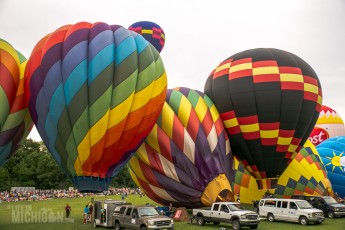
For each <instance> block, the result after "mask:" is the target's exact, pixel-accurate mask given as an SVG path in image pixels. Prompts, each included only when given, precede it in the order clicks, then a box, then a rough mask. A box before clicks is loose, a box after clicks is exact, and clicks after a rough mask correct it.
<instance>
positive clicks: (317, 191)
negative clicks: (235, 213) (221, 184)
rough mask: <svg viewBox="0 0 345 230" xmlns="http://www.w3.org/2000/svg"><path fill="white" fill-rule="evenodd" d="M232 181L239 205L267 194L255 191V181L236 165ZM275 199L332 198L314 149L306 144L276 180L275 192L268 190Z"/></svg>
mask: <svg viewBox="0 0 345 230" xmlns="http://www.w3.org/2000/svg"><path fill="white" fill-rule="evenodd" d="M235 166H236V167H235V169H236V172H235V179H234V182H233V184H232V186H233V191H234V193H235V194H240V197H241V202H243V203H251V201H252V200H259V199H261V198H262V196H264V195H265V192H266V190H261V189H258V186H257V184H256V183H255V178H254V177H252V176H251V175H250V173H249V172H248V171H247V170H245V168H244V167H243V165H242V164H241V163H240V162H238V161H237V160H236V161H235ZM270 192H271V193H272V194H274V195H275V196H276V197H284V198H290V197H291V195H293V194H305V195H317V196H320V195H328V194H332V193H333V191H332V185H331V182H330V180H329V179H328V176H327V172H326V169H325V166H324V165H323V163H322V160H321V158H320V155H319V154H318V152H317V150H316V148H315V146H314V145H313V144H312V143H311V142H310V141H306V143H305V144H304V146H303V148H302V149H301V150H300V151H299V153H298V154H297V155H296V157H295V158H294V159H293V160H292V162H291V163H290V164H289V166H288V167H287V168H286V170H285V171H284V173H283V174H282V175H281V176H280V177H279V180H278V182H277V188H276V189H274V190H273V189H272V190H270Z"/></svg>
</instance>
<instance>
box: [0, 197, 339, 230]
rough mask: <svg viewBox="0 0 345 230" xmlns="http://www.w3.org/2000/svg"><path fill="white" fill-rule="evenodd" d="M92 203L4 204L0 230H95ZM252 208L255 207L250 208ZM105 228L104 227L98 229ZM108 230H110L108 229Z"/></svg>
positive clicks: (292, 227)
mask: <svg viewBox="0 0 345 230" xmlns="http://www.w3.org/2000/svg"><path fill="white" fill-rule="evenodd" d="M94 198H95V200H104V199H115V200H120V199H121V197H120V196H106V197H105V196H100V197H94ZM89 201H90V197H83V198H66V199H54V200H45V201H30V202H28V201H20V202H11V203H0V230H12V229H18V230H19V229H20V230H26V229H32V230H55V229H56V230H72V229H73V230H79V229H91V228H93V226H92V225H91V224H87V225H83V221H82V213H83V209H84V207H85V205H86V204H87V203H88V202H89ZM127 201H128V202H131V203H133V204H146V203H150V204H153V205H156V203H154V202H152V201H151V200H150V199H148V198H147V197H144V198H140V197H139V196H138V195H130V196H128V198H127ZM67 203H68V204H70V205H71V207H72V212H71V215H70V217H69V218H65V211H64V207H65V206H66V204H67ZM248 208H251V207H250V206H248ZM220 227H225V228H227V229H231V225H229V224H223V223H221V224H220V225H219V226H214V225H213V224H206V225H205V226H197V225H196V224H192V225H191V224H187V223H186V222H175V229H181V230H189V229H202V230H210V229H213V230H215V229H217V230H218V229H219V228H220ZM98 228H99V229H102V227H98ZM104 229H106V228H104ZM258 229H263V230H298V229H304V230H305V229H307V230H308V229H309V230H314V229H320V230H321V229H322V230H325V229H326V230H344V229H345V217H342V218H336V219H328V218H326V219H325V221H324V222H323V223H322V224H321V225H313V224H311V225H308V226H302V225H300V224H297V223H286V222H275V223H270V222H268V221H267V220H262V221H261V223H260V224H259V228H258Z"/></svg>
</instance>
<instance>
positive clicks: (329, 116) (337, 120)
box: [309, 105, 345, 145]
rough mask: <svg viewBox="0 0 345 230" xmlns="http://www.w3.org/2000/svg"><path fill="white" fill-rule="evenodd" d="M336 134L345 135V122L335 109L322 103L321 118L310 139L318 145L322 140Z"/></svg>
mask: <svg viewBox="0 0 345 230" xmlns="http://www.w3.org/2000/svg"><path fill="white" fill-rule="evenodd" d="M336 136H345V126H344V122H343V120H342V119H341V117H340V116H339V114H338V113H337V112H336V111H335V110H333V109H331V108H329V107H328V106H325V105H322V106H321V112H320V115H319V118H318V119H317V121H316V125H315V127H314V129H313V131H312V132H311V134H310V136H309V140H310V141H311V142H313V144H314V145H318V144H320V143H321V142H322V141H324V140H326V139H328V138H331V137H336Z"/></svg>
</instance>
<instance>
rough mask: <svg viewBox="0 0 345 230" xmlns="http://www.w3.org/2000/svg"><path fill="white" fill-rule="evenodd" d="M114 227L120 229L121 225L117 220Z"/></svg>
mask: <svg viewBox="0 0 345 230" xmlns="http://www.w3.org/2000/svg"><path fill="white" fill-rule="evenodd" d="M114 229H115V230H121V225H120V223H119V222H116V223H115V225H114Z"/></svg>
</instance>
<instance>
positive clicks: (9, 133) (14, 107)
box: [0, 39, 33, 166]
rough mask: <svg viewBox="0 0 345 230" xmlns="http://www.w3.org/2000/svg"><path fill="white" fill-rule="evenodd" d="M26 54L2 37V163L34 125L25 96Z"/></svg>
mask: <svg viewBox="0 0 345 230" xmlns="http://www.w3.org/2000/svg"><path fill="white" fill-rule="evenodd" d="M25 66H26V58H25V57H24V56H23V55H22V54H21V53H19V52H18V51H16V50H15V49H14V48H13V47H12V46H11V45H10V44H9V43H8V42H6V41H4V40H2V39H0V166H2V165H3V164H4V163H5V162H6V161H7V159H8V158H9V157H10V156H11V155H13V154H14V153H15V152H16V150H17V149H18V147H19V145H20V144H21V143H22V142H23V141H24V140H25V139H26V138H27V136H28V135H29V133H30V130H31V128H32V126H33V122H32V120H31V117H30V114H29V111H28V108H27V103H26V100H25V96H24V69H25Z"/></svg>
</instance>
